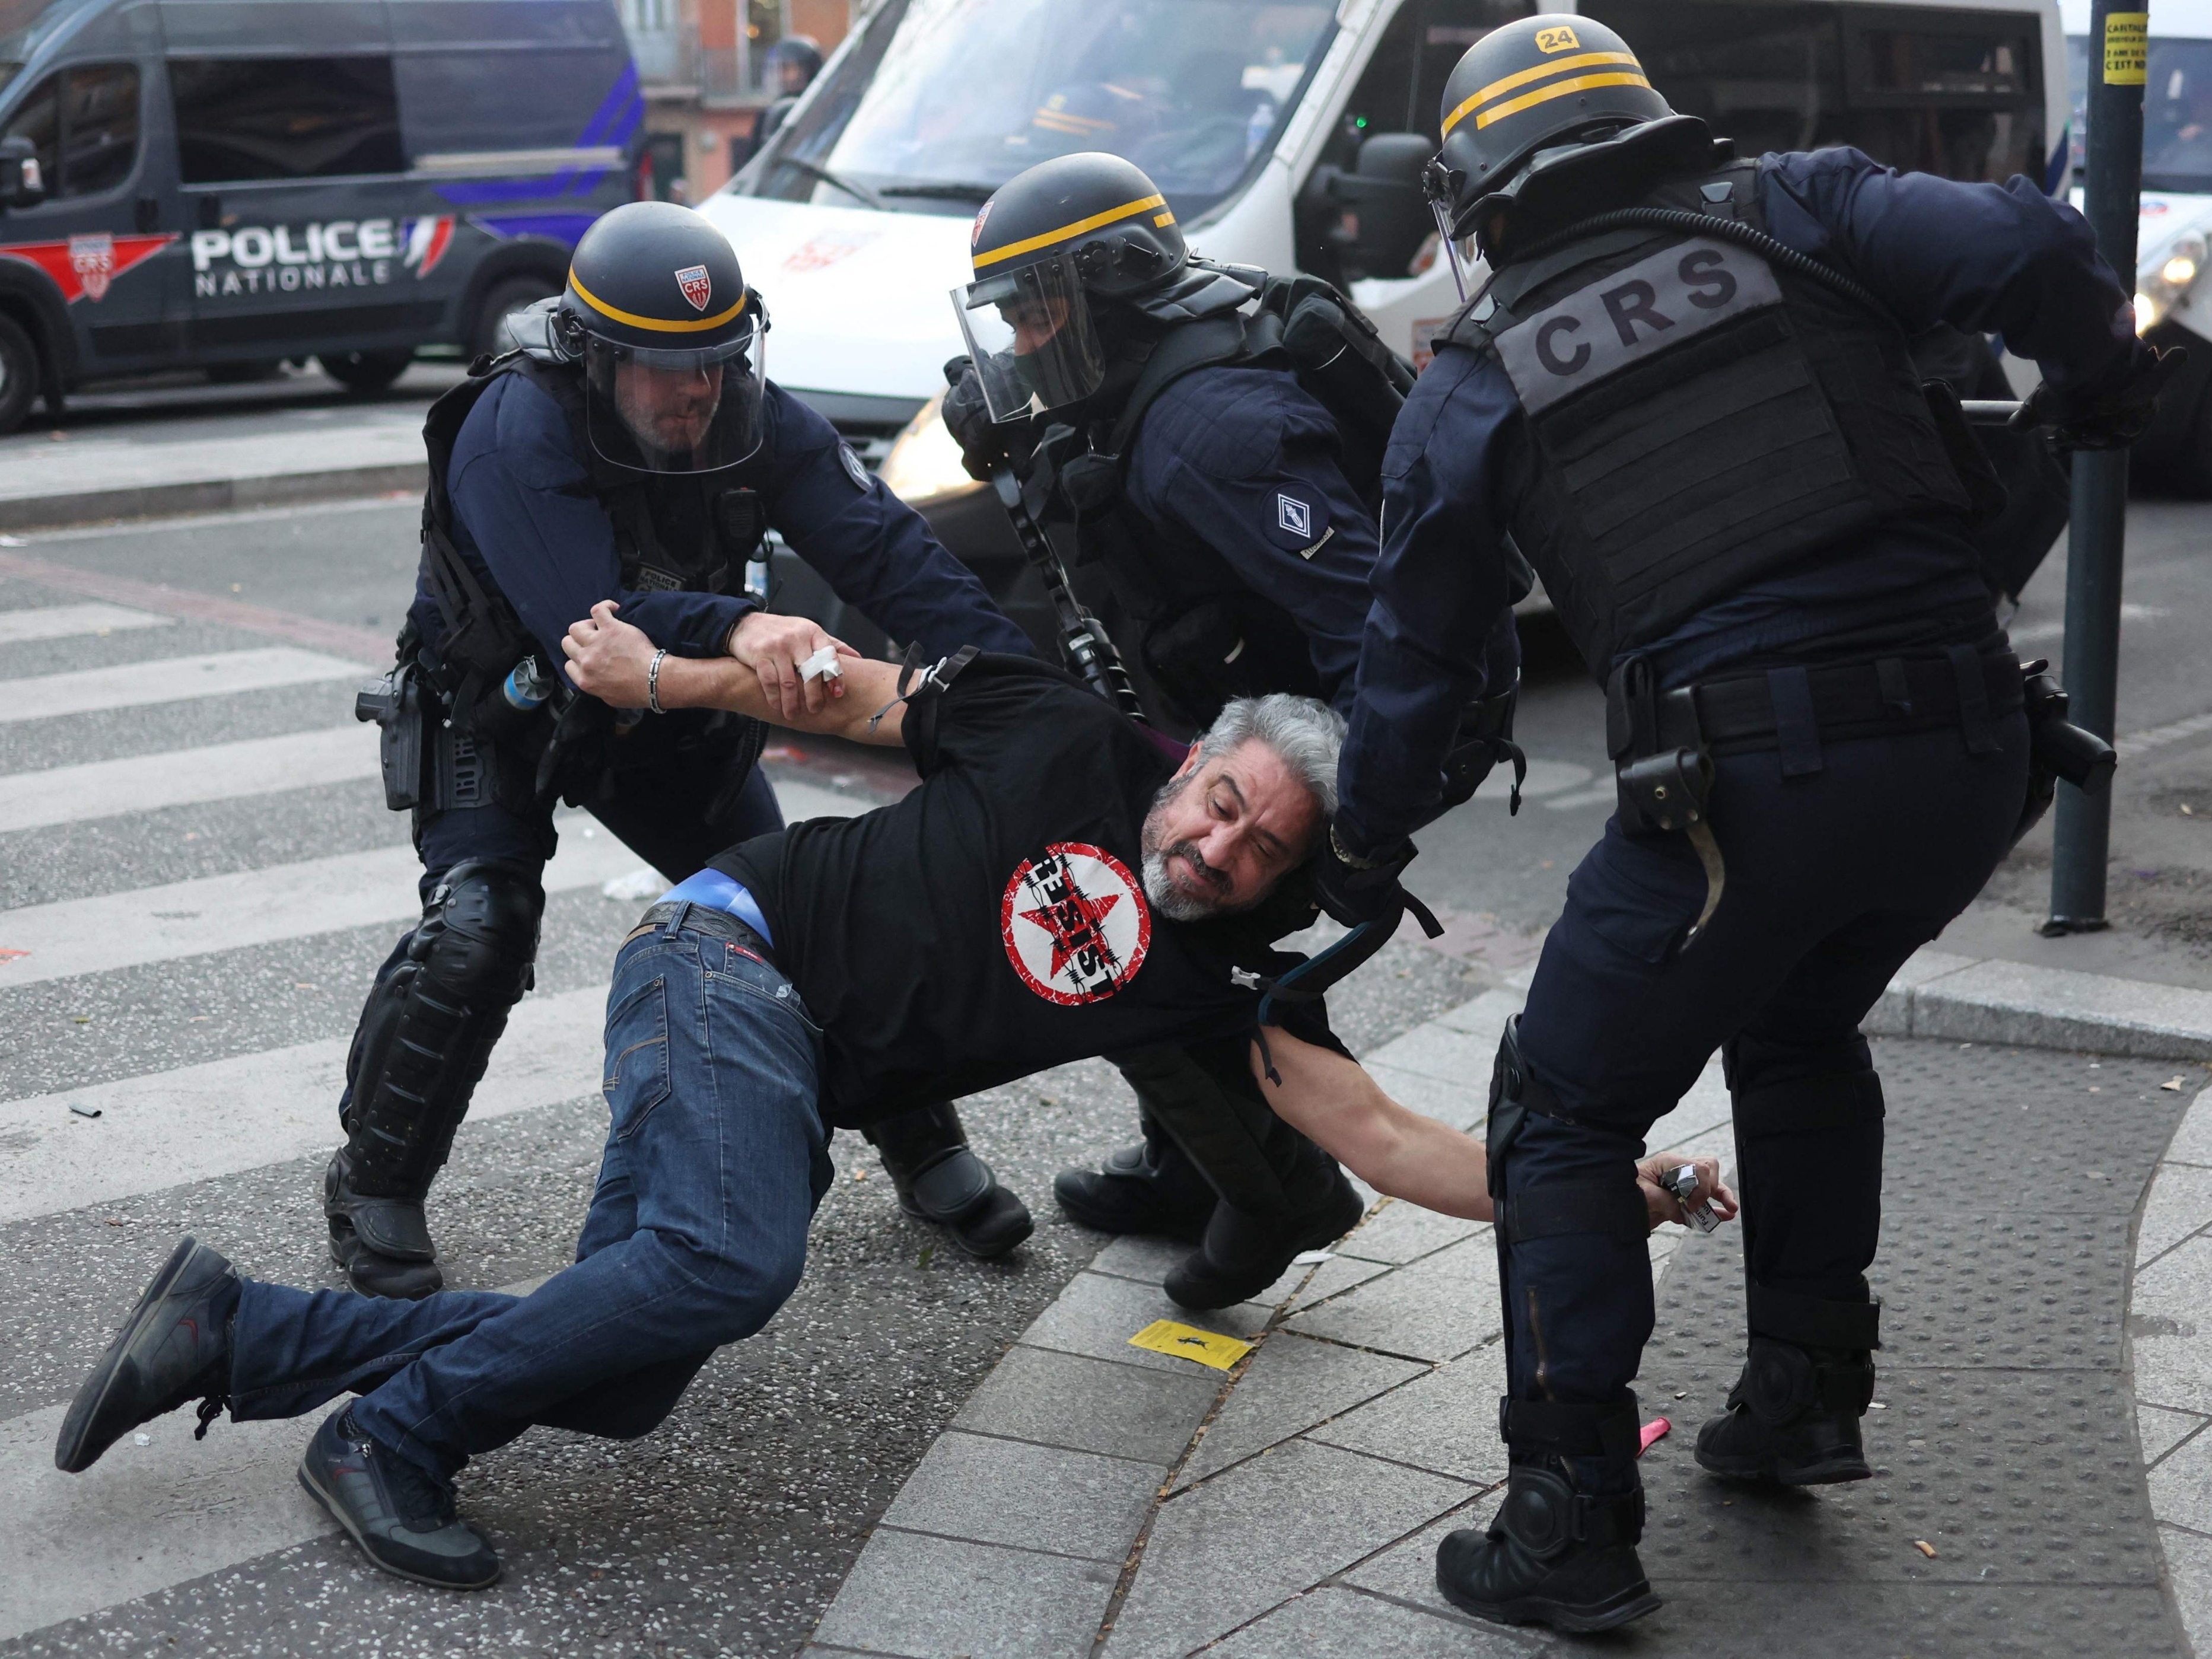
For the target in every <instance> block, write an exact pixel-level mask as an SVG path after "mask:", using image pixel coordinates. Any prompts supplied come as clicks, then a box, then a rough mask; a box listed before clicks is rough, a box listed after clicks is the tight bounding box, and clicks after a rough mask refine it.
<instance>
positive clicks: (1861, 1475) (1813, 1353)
mask: <svg viewBox="0 0 2212 1659" xmlns="http://www.w3.org/2000/svg"><path fill="white" fill-rule="evenodd" d="M1873 1398H1874V1356H1873V1354H1872V1353H1870V1352H1868V1351H1867V1350H1865V1349H1863V1348H1860V1349H1849V1348H1804V1347H1800V1346H1797V1345H1796V1343H1794V1342H1782V1341H1778V1340H1775V1339H1773V1338H1771V1337H1765V1336H1754V1337H1753V1338H1752V1339H1751V1357H1750V1358H1748V1359H1747V1360H1745V1362H1744V1367H1743V1375H1742V1376H1740V1377H1738V1378H1737V1379H1736V1384H1735V1388H1733V1389H1730V1390H1729V1398H1728V1410H1726V1411H1725V1412H1723V1413H1721V1415H1720V1416H1718V1417H1716V1418H1712V1419H1709V1420H1708V1421H1707V1422H1706V1424H1705V1426H1704V1427H1703V1428H1701V1429H1699V1431H1698V1452H1697V1456H1698V1467H1699V1468H1701V1469H1703V1470H1705V1473H1706V1474H1717V1475H1721V1476H1723V1477H1724V1478H1726V1479H1728V1480H1761V1481H1773V1482H1776V1483H1778V1484H1779V1485H1781V1486H1830V1485H1832V1484H1834V1483H1835V1482H1837V1481H1842V1480H1867V1479H1869V1477H1870V1476H1871V1475H1872V1474H1874V1471H1873V1470H1872V1469H1870V1468H1868V1467H1867V1461H1866V1447H1865V1444H1864V1443H1863V1441H1862V1440H1861V1438H1860V1436H1859V1419H1861V1418H1863V1416H1865V1414H1866V1408H1867V1404H1868V1402H1869V1401H1871V1400H1872V1399H1873Z"/></svg>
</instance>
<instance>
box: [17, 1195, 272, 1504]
mask: <svg viewBox="0 0 2212 1659" xmlns="http://www.w3.org/2000/svg"><path fill="white" fill-rule="evenodd" d="M237 1310H238V1273H237V1271H236V1269H234V1267H232V1266H231V1265H230V1263H229V1262H228V1261H226V1260H224V1258H223V1257H222V1256H221V1255H217V1254H216V1252H215V1251H213V1250H210V1249H208V1247H207V1246H206V1245H204V1244H201V1243H197V1242H195V1241H194V1240H192V1239H190V1238H186V1239H185V1240H184V1241H183V1242H181V1243H179V1244H178V1246H177V1248H176V1249H173V1250H172V1251H170V1252H169V1259H168V1261H166V1262H164V1263H163V1264H162V1266H161V1272H159V1273H155V1275H154V1281H153V1283H151V1284H150V1285H147V1287H146V1293H145V1294H144V1295H143V1296H142V1297H139V1298H138V1305H137V1307H136V1308H135V1309H133V1310H131V1317H130V1318H128V1319H126V1320H125V1321H124V1322H123V1328H122V1329H121V1330H119V1331H118V1332H117V1333H116V1334H115V1340H114V1341H112V1342H111V1343H109V1344H108V1345H107V1352H106V1353H104V1354H102V1355H101V1356H100V1364H97V1365H95V1366H94V1367H93V1368H92V1375H91V1376H88V1377H87V1378H85V1380H84V1386H83V1387H82V1388H81V1389H78V1390H77V1391H76V1399H75V1400H73V1401H70V1408H69V1415H68V1416H66V1417H64V1419H62V1431H61V1434H60V1436H59V1437H58V1438H57V1439H56V1440H55V1442H54V1467H55V1468H58V1469H60V1470H62V1471H63V1472H64V1473H65V1474H82V1473H83V1472H84V1471H85V1470H87V1469H88V1468H91V1467H92V1466H93V1465H94V1463H97V1462H99V1461H100V1454H101V1453H102V1452H104V1451H106V1449H108V1448H109V1447H110V1446H112V1445H113V1444H114V1443H116V1442H117V1441H118V1440H119V1439H121V1438H122V1437H124V1436H125V1435H126V1434H128V1433H129V1432H130V1431H131V1430H133V1429H135V1428H137V1426H138V1425H140V1424H141V1423H150V1422H152V1421H153V1420H154V1419H155V1418H157V1417H160V1416H162V1415H164V1414H165V1413H169V1412H173V1411H174V1410H176V1408H177V1407H179V1406H182V1405H185V1403H187V1402H188V1401H194V1400H198V1401H204V1402H205V1403H204V1405H203V1406H202V1407H201V1409H200V1425H199V1430H198V1435H199V1436H203V1437H204V1435H205V1434H206V1433H207V1425H208V1424H209V1423H210V1422H211V1421H212V1420H213V1419H214V1418H215V1416H216V1413H218V1412H220V1411H221V1410H222V1407H223V1403H224V1400H225V1397H226V1396H227V1395H228V1393H229V1391H230V1318H231V1316H232V1315H233V1314H234V1313H235V1312H236V1311H237Z"/></svg>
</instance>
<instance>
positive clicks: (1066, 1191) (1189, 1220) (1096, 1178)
mask: <svg viewBox="0 0 2212 1659" xmlns="http://www.w3.org/2000/svg"><path fill="white" fill-rule="evenodd" d="M1052 1195H1053V1196H1054V1198H1056V1199H1058V1200H1060V1208H1061V1209H1063V1210H1065V1211H1066V1212H1067V1218H1068V1219H1069V1220H1071V1221H1073V1222H1075V1223H1076V1224H1077V1225H1079V1226H1085V1227H1090V1228H1093V1229H1095V1230H1097V1231H1099V1232H1102V1233H1115V1234H1117V1235H1118V1234H1123V1233H1146V1234H1151V1235H1152V1236H1155V1237H1161V1238H1180V1239H1182V1240H1183V1241H1184V1242H1185V1243H1191V1244H1195V1243H1198V1242H1199V1241H1200V1239H1202V1238H1204V1237H1206V1223H1207V1222H1208V1221H1210V1220H1212V1218H1213V1206H1214V1204H1215V1202H1216V1201H1217V1200H1216V1199H1215V1197H1214V1192H1213V1188H1212V1186H1211V1185H1209V1184H1208V1183H1207V1182H1206V1177H1205V1176H1202V1175H1200V1174H1199V1172H1198V1166H1197V1165H1196V1164H1193V1163H1192V1162H1191V1161H1190V1160H1189V1159H1188V1158H1186V1157H1184V1156H1183V1153H1182V1149H1181V1148H1179V1147H1177V1146H1175V1145H1173V1144H1172V1143H1170V1144H1168V1145H1165V1146H1157V1145H1155V1144H1154V1143H1153V1142H1152V1141H1151V1140H1149V1139H1146V1140H1141V1141H1139V1142H1138V1143H1137V1144H1136V1145H1135V1146H1124V1147H1122V1148H1121V1150H1120V1151H1119V1152H1115V1153H1114V1154H1113V1155H1112V1156H1111V1157H1109V1158H1107V1160H1106V1162H1105V1164H1104V1165H1103V1167H1102V1168H1099V1169H1097V1170H1061V1171H1060V1173H1059V1174H1058V1175H1057V1176H1054V1177H1053V1182H1052Z"/></svg>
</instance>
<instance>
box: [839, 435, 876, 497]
mask: <svg viewBox="0 0 2212 1659" xmlns="http://www.w3.org/2000/svg"><path fill="white" fill-rule="evenodd" d="M837 459H838V460H839V461H840V462H841V463H842V465H843V466H844V468H845V476H846V477H848V478H850V479H851V480H852V481H853V488H854V489H857V490H859V491H860V493H861V494H862V495H866V494H867V493H868V490H869V488H870V486H872V484H873V483H875V479H874V478H873V477H872V476H871V475H870V474H869V471H868V466H867V463H866V462H865V461H863V460H862V459H860V457H859V456H858V455H855V454H854V453H853V446H852V445H850V444H848V443H844V442H842V441H841V442H840V443H839V444H838V446H837Z"/></svg>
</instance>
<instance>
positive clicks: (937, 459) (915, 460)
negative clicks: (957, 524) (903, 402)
mask: <svg viewBox="0 0 2212 1659" xmlns="http://www.w3.org/2000/svg"><path fill="white" fill-rule="evenodd" d="M944 402H945V399H944V398H943V396H942V395H939V396H938V397H935V398H931V399H930V400H929V401H928V402H927V403H926V404H923V405H922V406H921V412H920V413H919V414H917V415H916V416H915V417H914V418H913V419H912V420H911V421H908V422H907V423H906V429H905V430H904V431H902V432H901V433H900V434H899V435H898V436H897V437H896V438H894V439H893V440H892V441H891V447H890V453H889V454H888V455H886V456H884V465H883V470H882V471H881V473H880V474H879V475H878V476H880V477H882V479H883V481H884V485H885V486H886V487H887V488H888V489H890V492H891V494H893V495H896V496H897V497H898V498H899V499H900V500H901V501H904V502H906V503H907V504H908V506H909V507H912V506H918V505H920V504H921V502H923V501H942V500H944V499H945V498H947V497H949V496H953V495H968V494H969V493H970V492H972V491H975V490H978V489H981V488H982V487H983V486H982V485H981V484H980V483H976V482H975V479H973V478H971V477H969V476H968V470H967V468H966V467H964V466H963V465H961V464H960V446H959V444H958V443H957V441H955V440H954V438H953V436H952V433H951V429H950V428H947V427H946V426H945V416H944V411H943V404H944Z"/></svg>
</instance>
